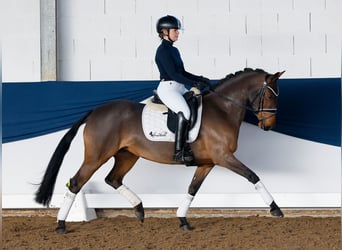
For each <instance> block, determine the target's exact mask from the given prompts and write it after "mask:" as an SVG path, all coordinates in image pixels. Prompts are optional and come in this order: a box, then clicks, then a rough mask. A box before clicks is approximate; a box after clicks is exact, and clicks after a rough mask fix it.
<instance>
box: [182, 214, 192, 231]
mask: <svg viewBox="0 0 342 250" xmlns="http://www.w3.org/2000/svg"><path fill="white" fill-rule="evenodd" d="M178 219H179V220H180V222H181V224H180V226H179V227H180V228H181V229H182V230H183V231H191V230H193V229H194V228H193V227H191V226H190V224H189V223H188V221H187V220H186V218H185V217H178Z"/></svg>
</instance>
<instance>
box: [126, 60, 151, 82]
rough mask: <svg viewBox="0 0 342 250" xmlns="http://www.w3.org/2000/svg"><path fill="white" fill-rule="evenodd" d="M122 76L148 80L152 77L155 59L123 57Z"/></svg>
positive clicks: (129, 78) (130, 78)
mask: <svg viewBox="0 0 342 250" xmlns="http://www.w3.org/2000/svg"><path fill="white" fill-rule="evenodd" d="M121 62H122V78H123V79H127V80H148V79H151V78H152V67H154V64H153V60H151V59H148V58H147V59H145V58H139V59H122V61H121Z"/></svg>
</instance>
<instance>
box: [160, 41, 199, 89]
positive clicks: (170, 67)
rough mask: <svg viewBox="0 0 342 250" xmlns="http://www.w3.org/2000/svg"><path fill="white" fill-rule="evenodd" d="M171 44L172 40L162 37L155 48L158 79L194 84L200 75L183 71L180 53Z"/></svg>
mask: <svg viewBox="0 0 342 250" xmlns="http://www.w3.org/2000/svg"><path fill="white" fill-rule="evenodd" d="M172 45H173V43H172V42H170V41H168V40H165V39H163V40H162V42H161V44H160V45H159V47H158V49H157V52H156V57H155V61H156V64H157V66H158V69H159V72H160V80H166V81H169V80H174V81H176V82H179V83H182V84H186V85H190V86H196V83H198V82H199V81H200V80H201V78H202V77H201V76H197V75H193V74H191V73H189V72H187V71H185V69H184V64H183V61H182V58H181V56H180V53H179V51H178V49H177V48H176V47H173V46H172Z"/></svg>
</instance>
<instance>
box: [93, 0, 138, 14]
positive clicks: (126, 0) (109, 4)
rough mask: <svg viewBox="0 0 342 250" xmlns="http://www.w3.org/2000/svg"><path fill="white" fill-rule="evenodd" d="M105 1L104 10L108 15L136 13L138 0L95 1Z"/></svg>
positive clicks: (96, 0)
mask: <svg viewBox="0 0 342 250" xmlns="http://www.w3.org/2000/svg"><path fill="white" fill-rule="evenodd" d="M102 1H104V10H105V14H106V15H116V16H121V15H133V14H135V13H136V11H137V9H136V2H139V1H136V0H101V1H99V0H95V2H102Z"/></svg>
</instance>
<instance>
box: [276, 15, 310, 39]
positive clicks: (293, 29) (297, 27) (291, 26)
mask: <svg viewBox="0 0 342 250" xmlns="http://www.w3.org/2000/svg"><path fill="white" fill-rule="evenodd" d="M309 27H310V25H309V13H308V12H303V11H296V10H294V11H282V12H279V32H281V33H290V34H301V33H304V34H307V33H309Z"/></svg>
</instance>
